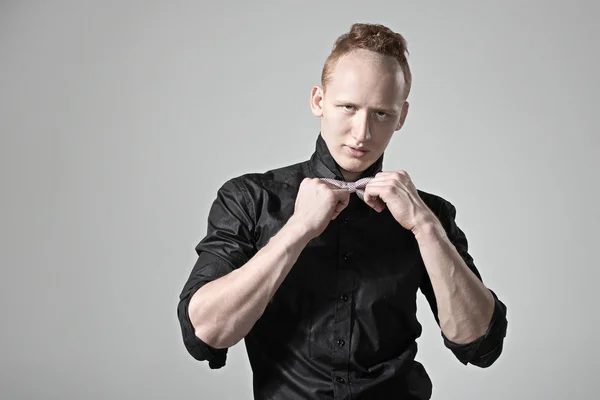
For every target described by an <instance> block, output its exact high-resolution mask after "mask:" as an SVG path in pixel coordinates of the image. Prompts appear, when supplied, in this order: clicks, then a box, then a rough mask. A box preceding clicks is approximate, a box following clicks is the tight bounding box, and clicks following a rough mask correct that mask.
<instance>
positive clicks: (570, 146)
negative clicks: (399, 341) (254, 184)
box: [0, 0, 600, 400]
mask: <svg viewBox="0 0 600 400" xmlns="http://www.w3.org/2000/svg"><path fill="white" fill-rule="evenodd" d="M248 3H251V4H248ZM0 4H1V5H0V131H1V133H2V135H1V138H2V141H1V143H0V149H1V154H0V155H1V157H0V162H1V169H0V174H1V175H0V176H1V179H2V181H1V183H2V197H1V213H2V215H1V217H2V219H1V221H2V224H1V226H2V228H1V235H2V236H1V238H0V239H1V241H0V243H1V245H2V252H1V256H2V263H1V266H2V278H1V279H0V307H1V308H0V312H1V316H2V329H1V330H0V355H1V358H0V360H1V361H0V363H1V365H2V371H1V372H2V373H1V374H0V398H2V399H113V398H117V399H138V398H139V399H142V398H144V399H168V398H177V399H250V398H251V397H252V396H251V371H250V367H249V364H248V361H247V356H246V354H245V348H244V345H243V343H240V344H238V345H236V346H235V347H233V348H231V349H230V352H229V357H228V364H227V366H226V367H225V368H223V369H221V370H218V371H213V370H210V369H209V368H208V365H207V364H206V363H199V362H197V361H195V360H194V359H192V358H191V357H190V356H188V355H187V353H186V351H185V349H184V347H183V344H182V342H181V338H180V331H179V325H178V323H177V318H176V304H177V300H178V295H179V292H180V290H181V287H182V285H183V283H184V282H185V280H186V278H187V276H188V274H189V272H190V270H191V268H192V266H193V263H194V261H195V258H196V254H195V252H194V246H195V245H196V244H197V242H198V241H199V240H200V239H201V238H202V236H203V235H204V234H205V230H206V217H207V213H208V210H209V207H210V204H211V202H212V200H213V199H214V197H215V195H216V190H217V189H218V187H219V186H220V185H221V184H222V183H223V182H224V181H225V180H226V179H229V178H230V177H232V176H235V175H239V174H242V173H245V172H261V171H265V170H267V169H271V168H274V167H279V166H283V165H288V164H292V163H295V162H300V161H303V160H306V159H308V158H309V157H310V154H311V153H312V152H313V150H314V144H315V140H316V135H317V134H318V130H319V121H318V119H316V118H314V117H313V116H312V114H311V113H310V110H309V106H308V99H309V94H310V89H311V86H312V85H313V84H318V82H319V77H320V71H321V67H322V64H323V62H324V60H325V58H326V56H327V54H328V53H329V51H330V49H331V46H332V44H333V41H334V40H335V38H336V37H337V36H338V35H339V34H341V33H343V32H345V31H347V30H348V28H349V27H350V25H351V24H352V23H353V22H377V23H383V24H386V25H388V26H389V27H390V28H392V29H394V30H396V31H398V32H400V33H402V34H404V35H405V37H406V38H407V40H408V44H409V51H410V52H411V56H410V58H409V61H410V64H411V67H412V70H413V74H414V86H413V91H412V94H411V95H410V97H409V101H410V103H411V109H410V112H409V115H408V119H407V122H406V124H405V126H404V128H403V129H402V130H401V131H400V132H398V133H396V136H395V137H394V138H393V139H392V142H391V143H390V146H389V147H388V150H387V151H386V157H385V162H384V170H394V169H405V170H407V171H408V172H409V173H410V174H411V176H412V177H413V180H414V181H415V184H416V185H417V187H419V188H421V189H423V190H426V191H430V192H433V193H437V194H439V195H442V196H443V197H445V198H447V199H448V200H450V201H451V202H453V204H455V205H456V207H457V209H458V216H457V220H458V223H459V226H461V227H462V228H463V230H464V231H465V232H466V234H467V237H468V238H469V241H470V245H471V254H472V255H473V256H474V258H475V261H476V264H477V266H478V267H479V269H480V271H481V272H482V274H483V278H484V281H485V282H486V283H487V284H488V285H489V286H490V287H491V288H493V289H494V290H495V291H496V292H497V293H498V295H499V296H500V297H501V298H502V299H503V300H504V301H505V303H506V304H507V306H508V309H509V315H508V319H509V333H508V336H507V338H506V342H505V350H504V353H503V355H502V357H501V358H500V359H499V360H498V361H497V362H496V364H494V365H493V366H492V367H491V368H489V369H478V368H476V367H472V366H469V367H464V366H462V364H460V363H459V362H458V361H457V360H456V359H454V358H453V356H452V354H451V353H450V352H449V350H446V349H445V348H444V347H443V344H442V341H441V337H440V334H439V329H438V328H437V325H435V321H434V319H433V316H432V315H431V311H430V310H429V309H428V307H427V305H426V302H425V300H424V298H423V296H422V295H420V294H419V296H418V298H419V304H418V305H419V307H420V309H419V318H420V320H421V322H422V324H423V326H424V334H423V336H422V337H421V338H420V339H419V341H418V342H419V345H420V352H419V354H418V360H420V361H421V362H423V363H424V365H425V367H426V368H427V371H428V372H429V374H430V375H431V378H432V380H433V382H434V397H433V398H434V399H482V398H485V399H489V400H494V399H497V400H506V399H565V398H569V399H597V398H598V395H599V393H600V390H599V388H600V385H599V383H598V381H599V380H598V378H597V374H598V372H599V371H600V368H599V361H598V356H599V355H600V354H599V351H598V346H599V340H598V334H599V328H598V327H599V319H598V315H600V312H598V308H597V306H596V302H597V299H598V296H597V293H598V291H597V290H596V288H597V286H598V279H599V274H598V240H599V239H600V237H599V234H598V227H597V223H598V221H599V211H598V205H597V197H598V189H597V184H598V171H599V170H600V164H599V162H598V153H599V151H598V150H599V140H598V124H597V123H596V118H597V114H598V110H597V108H598V105H599V103H598V76H597V73H598V72H597V71H598V66H597V63H598V57H597V56H598V47H599V39H600V34H599V28H598V18H599V12H598V11H599V8H600V7H599V6H598V2H594V1H587V2H585V1H569V2H567V1H564V2H557V1H544V2H542V1H528V2H527V1H524V2H517V1H511V2H491V1H451V2H446V1H437V2H417V1H411V2H408V1H407V2H402V1H389V0H386V1H369V2H367V1H335V2H325V1H319V2H316V1H315V2H308V1H297V2H287V3H286V2H275V1H272V2H242V1H237V2H230V1H219V2H214V3H213V2H211V3H208V2H169V4H167V2H162V3H161V4H159V3H158V2H139V3H134V2H124V1H118V2H117V1H115V2H76V1H73V2H70V3H68V4H67V3H65V2H52V3H51V2H43V1H39V2H20V1H3V2H2V3H0ZM567 4H568V5H567ZM274 149H276V150H277V151H276V152H274V151H273V150H274Z"/></svg>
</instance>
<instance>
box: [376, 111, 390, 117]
mask: <svg viewBox="0 0 600 400" xmlns="http://www.w3.org/2000/svg"><path fill="white" fill-rule="evenodd" d="M375 114H377V116H378V117H381V118H385V117H387V113H386V112H384V111H376V112H375Z"/></svg>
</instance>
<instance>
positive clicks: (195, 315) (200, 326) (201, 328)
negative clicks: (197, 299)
mask: <svg viewBox="0 0 600 400" xmlns="http://www.w3.org/2000/svg"><path fill="white" fill-rule="evenodd" d="M189 313H190V322H191V323H192V327H193V329H194V335H195V336H196V338H198V339H200V340H201V341H202V342H203V343H205V344H206V345H208V346H210V347H211V348H213V349H216V350H220V349H227V348H229V347H231V346H233V345H234V344H236V343H237V342H239V340H240V339H237V340H235V338H234V337H233V335H232V334H230V333H229V332H230V330H229V329H227V325H228V322H227V321H219V318H214V316H213V318H211V317H210V316H209V315H208V314H207V310H205V309H194V304H193V303H192V302H190V306H189Z"/></svg>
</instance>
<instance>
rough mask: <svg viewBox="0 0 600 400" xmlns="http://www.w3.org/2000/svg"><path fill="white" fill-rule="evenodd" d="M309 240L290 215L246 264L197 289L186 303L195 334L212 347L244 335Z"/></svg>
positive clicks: (225, 344)
mask: <svg viewBox="0 0 600 400" xmlns="http://www.w3.org/2000/svg"><path fill="white" fill-rule="evenodd" d="M292 218H293V217H292ZM309 240H310V236H309V235H308V232H306V229H305V228H304V227H303V226H302V225H301V224H299V223H296V221H295V220H293V219H290V221H288V223H287V224H286V225H284V226H283V227H282V228H281V230H280V231H279V232H278V233H277V234H276V235H274V236H273V237H272V238H271V240H270V241H269V242H268V243H267V244H266V245H265V246H264V247H263V248H262V249H260V250H259V251H258V252H257V253H256V255H255V256H254V257H252V259H250V260H249V261H248V262H247V263H246V264H244V265H243V266H241V267H240V268H238V269H236V270H234V271H232V272H231V273H229V274H227V275H225V276H223V277H221V278H219V279H216V280H214V281H212V282H209V283H207V284H206V285H204V286H202V287H201V288H200V289H198V290H197V291H196V293H195V294H194V295H193V296H192V298H191V299H190V304H189V316H190V320H191V322H192V325H193V326H194V329H195V333H196V336H198V337H199V338H200V339H201V340H203V341H204V342H205V343H206V344H208V345H210V346H212V347H215V348H226V347H231V346H233V345H234V344H236V343H237V342H239V341H240V340H241V339H242V338H244V337H245V336H246V335H247V334H248V332H249V331H250V329H252V327H253V326H254V324H255V323H256V321H257V320H258V319H259V318H260V316H261V315H262V314H263V312H264V310H265V308H266V307H267V304H268V303H269V301H270V299H271V298H272V297H273V295H274V294H275V292H276V291H277V289H278V288H279V286H280V285H281V283H282V282H283V280H284V279H285V277H286V276H287V274H288V273H289V271H290V269H291V268H292V266H293V265H294V263H295V262H296V261H297V259H298V257H299V255H300V253H301V252H302V250H303V249H304V248H305V247H306V245H307V244H308V242H309Z"/></svg>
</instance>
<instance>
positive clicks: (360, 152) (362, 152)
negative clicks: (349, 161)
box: [346, 146, 368, 157]
mask: <svg viewBox="0 0 600 400" xmlns="http://www.w3.org/2000/svg"><path fill="white" fill-rule="evenodd" d="M346 151H347V152H348V154H350V156H352V157H362V156H364V155H365V153H366V152H367V151H368V150H365V149H357V148H355V147H352V146H346Z"/></svg>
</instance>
